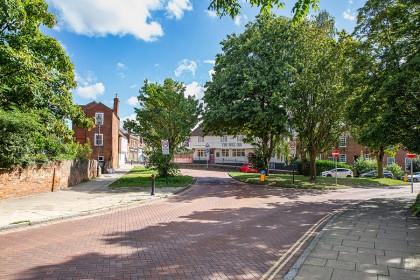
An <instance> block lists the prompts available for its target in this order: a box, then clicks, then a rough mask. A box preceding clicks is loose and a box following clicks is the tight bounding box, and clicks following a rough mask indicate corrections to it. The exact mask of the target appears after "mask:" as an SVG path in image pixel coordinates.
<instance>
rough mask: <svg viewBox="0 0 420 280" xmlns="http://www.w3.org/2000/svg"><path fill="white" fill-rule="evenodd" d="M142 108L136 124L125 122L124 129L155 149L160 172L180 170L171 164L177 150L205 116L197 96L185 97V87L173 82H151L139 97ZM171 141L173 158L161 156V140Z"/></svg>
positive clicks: (153, 158) (153, 160)
mask: <svg viewBox="0 0 420 280" xmlns="http://www.w3.org/2000/svg"><path fill="white" fill-rule="evenodd" d="M138 99H139V102H140V108H135V112H136V115H137V116H136V121H132V120H129V121H125V122H124V127H126V128H131V129H132V131H133V132H135V133H137V134H138V135H141V137H143V139H144V141H145V143H146V144H147V146H148V147H149V148H150V150H151V155H150V157H151V158H150V164H152V166H154V167H157V168H158V169H159V174H166V173H169V174H172V173H173V170H174V169H175V168H176V166H175V165H172V164H171V159H172V158H173V156H174V151H175V150H176V149H177V148H178V146H179V145H180V144H181V143H182V142H183V141H184V139H185V138H186V137H187V136H189V134H190V132H191V129H192V128H194V126H196V124H197V123H198V121H199V115H200V113H201V104H199V103H198V100H195V99H194V97H191V96H188V97H185V86H184V84H182V83H179V82H176V81H174V80H172V79H165V81H164V83H163V85H160V84H158V83H156V84H151V83H149V82H148V81H147V80H146V81H145V82H144V86H143V87H142V88H141V90H140V95H139V96H138ZM165 139H166V140H168V141H169V155H168V156H167V157H165V156H163V155H162V154H161V141H162V140H165Z"/></svg>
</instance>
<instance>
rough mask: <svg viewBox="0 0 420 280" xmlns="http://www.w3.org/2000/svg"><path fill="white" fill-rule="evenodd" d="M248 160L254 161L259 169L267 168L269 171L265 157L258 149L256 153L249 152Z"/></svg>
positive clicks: (253, 163) (254, 164)
mask: <svg viewBox="0 0 420 280" xmlns="http://www.w3.org/2000/svg"><path fill="white" fill-rule="evenodd" d="M248 162H250V163H252V165H253V166H254V167H255V169H257V170H265V171H266V172H267V171H268V170H267V169H266V164H265V161H264V157H263V155H262V153H261V152H259V151H258V150H257V151H256V152H255V153H249V154H248Z"/></svg>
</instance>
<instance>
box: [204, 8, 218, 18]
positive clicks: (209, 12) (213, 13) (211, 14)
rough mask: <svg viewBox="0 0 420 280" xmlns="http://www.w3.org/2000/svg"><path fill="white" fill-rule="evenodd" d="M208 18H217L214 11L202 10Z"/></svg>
mask: <svg viewBox="0 0 420 280" xmlns="http://www.w3.org/2000/svg"><path fill="white" fill-rule="evenodd" d="M204 12H206V14H207V16H208V17H209V18H217V14H216V12H215V11H209V10H204Z"/></svg>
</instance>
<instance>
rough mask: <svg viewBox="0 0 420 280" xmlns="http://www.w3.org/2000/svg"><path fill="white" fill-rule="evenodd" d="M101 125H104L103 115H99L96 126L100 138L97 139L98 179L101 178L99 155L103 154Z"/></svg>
mask: <svg viewBox="0 0 420 280" xmlns="http://www.w3.org/2000/svg"><path fill="white" fill-rule="evenodd" d="M101 124H102V117H101V115H99V114H98V115H97V116H96V125H97V126H98V137H97V138H96V139H95V141H96V145H98V169H97V170H96V176H97V177H99V168H100V161H99V155H100V152H101V143H100V142H99V137H100V135H101ZM101 140H102V139H101Z"/></svg>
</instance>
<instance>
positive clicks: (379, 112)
mask: <svg viewBox="0 0 420 280" xmlns="http://www.w3.org/2000/svg"><path fill="white" fill-rule="evenodd" d="M419 9H420V5H419V3H418V1H416V0H368V1H367V2H366V4H365V5H364V7H362V8H361V9H360V10H359V14H358V22H357V26H356V28H355V32H354V35H355V37H356V38H357V39H358V40H359V41H358V43H357V44H356V45H355V48H354V52H353V55H352V57H353V60H354V64H353V71H352V75H351V76H350V79H349V80H348V81H349V90H351V91H352V94H353V96H352V100H351V102H350V106H349V110H348V115H349V120H350V124H351V125H352V126H353V127H354V128H355V131H356V133H357V134H356V135H357V137H358V140H359V142H360V143H361V144H363V145H365V146H369V147H370V148H371V149H372V151H373V152H374V153H375V154H376V158H377V161H378V169H379V174H382V167H383V156H384V153H385V150H386V149H387V148H388V147H389V146H390V145H395V144H402V145H403V146H405V147H407V148H408V149H410V150H411V151H415V152H420V137H419V134H420V114H419V111H420V93H419V83H420V81H419V77H420V75H419V70H420V54H419V46H420V28H419V26H418V25H419V21H420V13H419Z"/></svg>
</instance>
